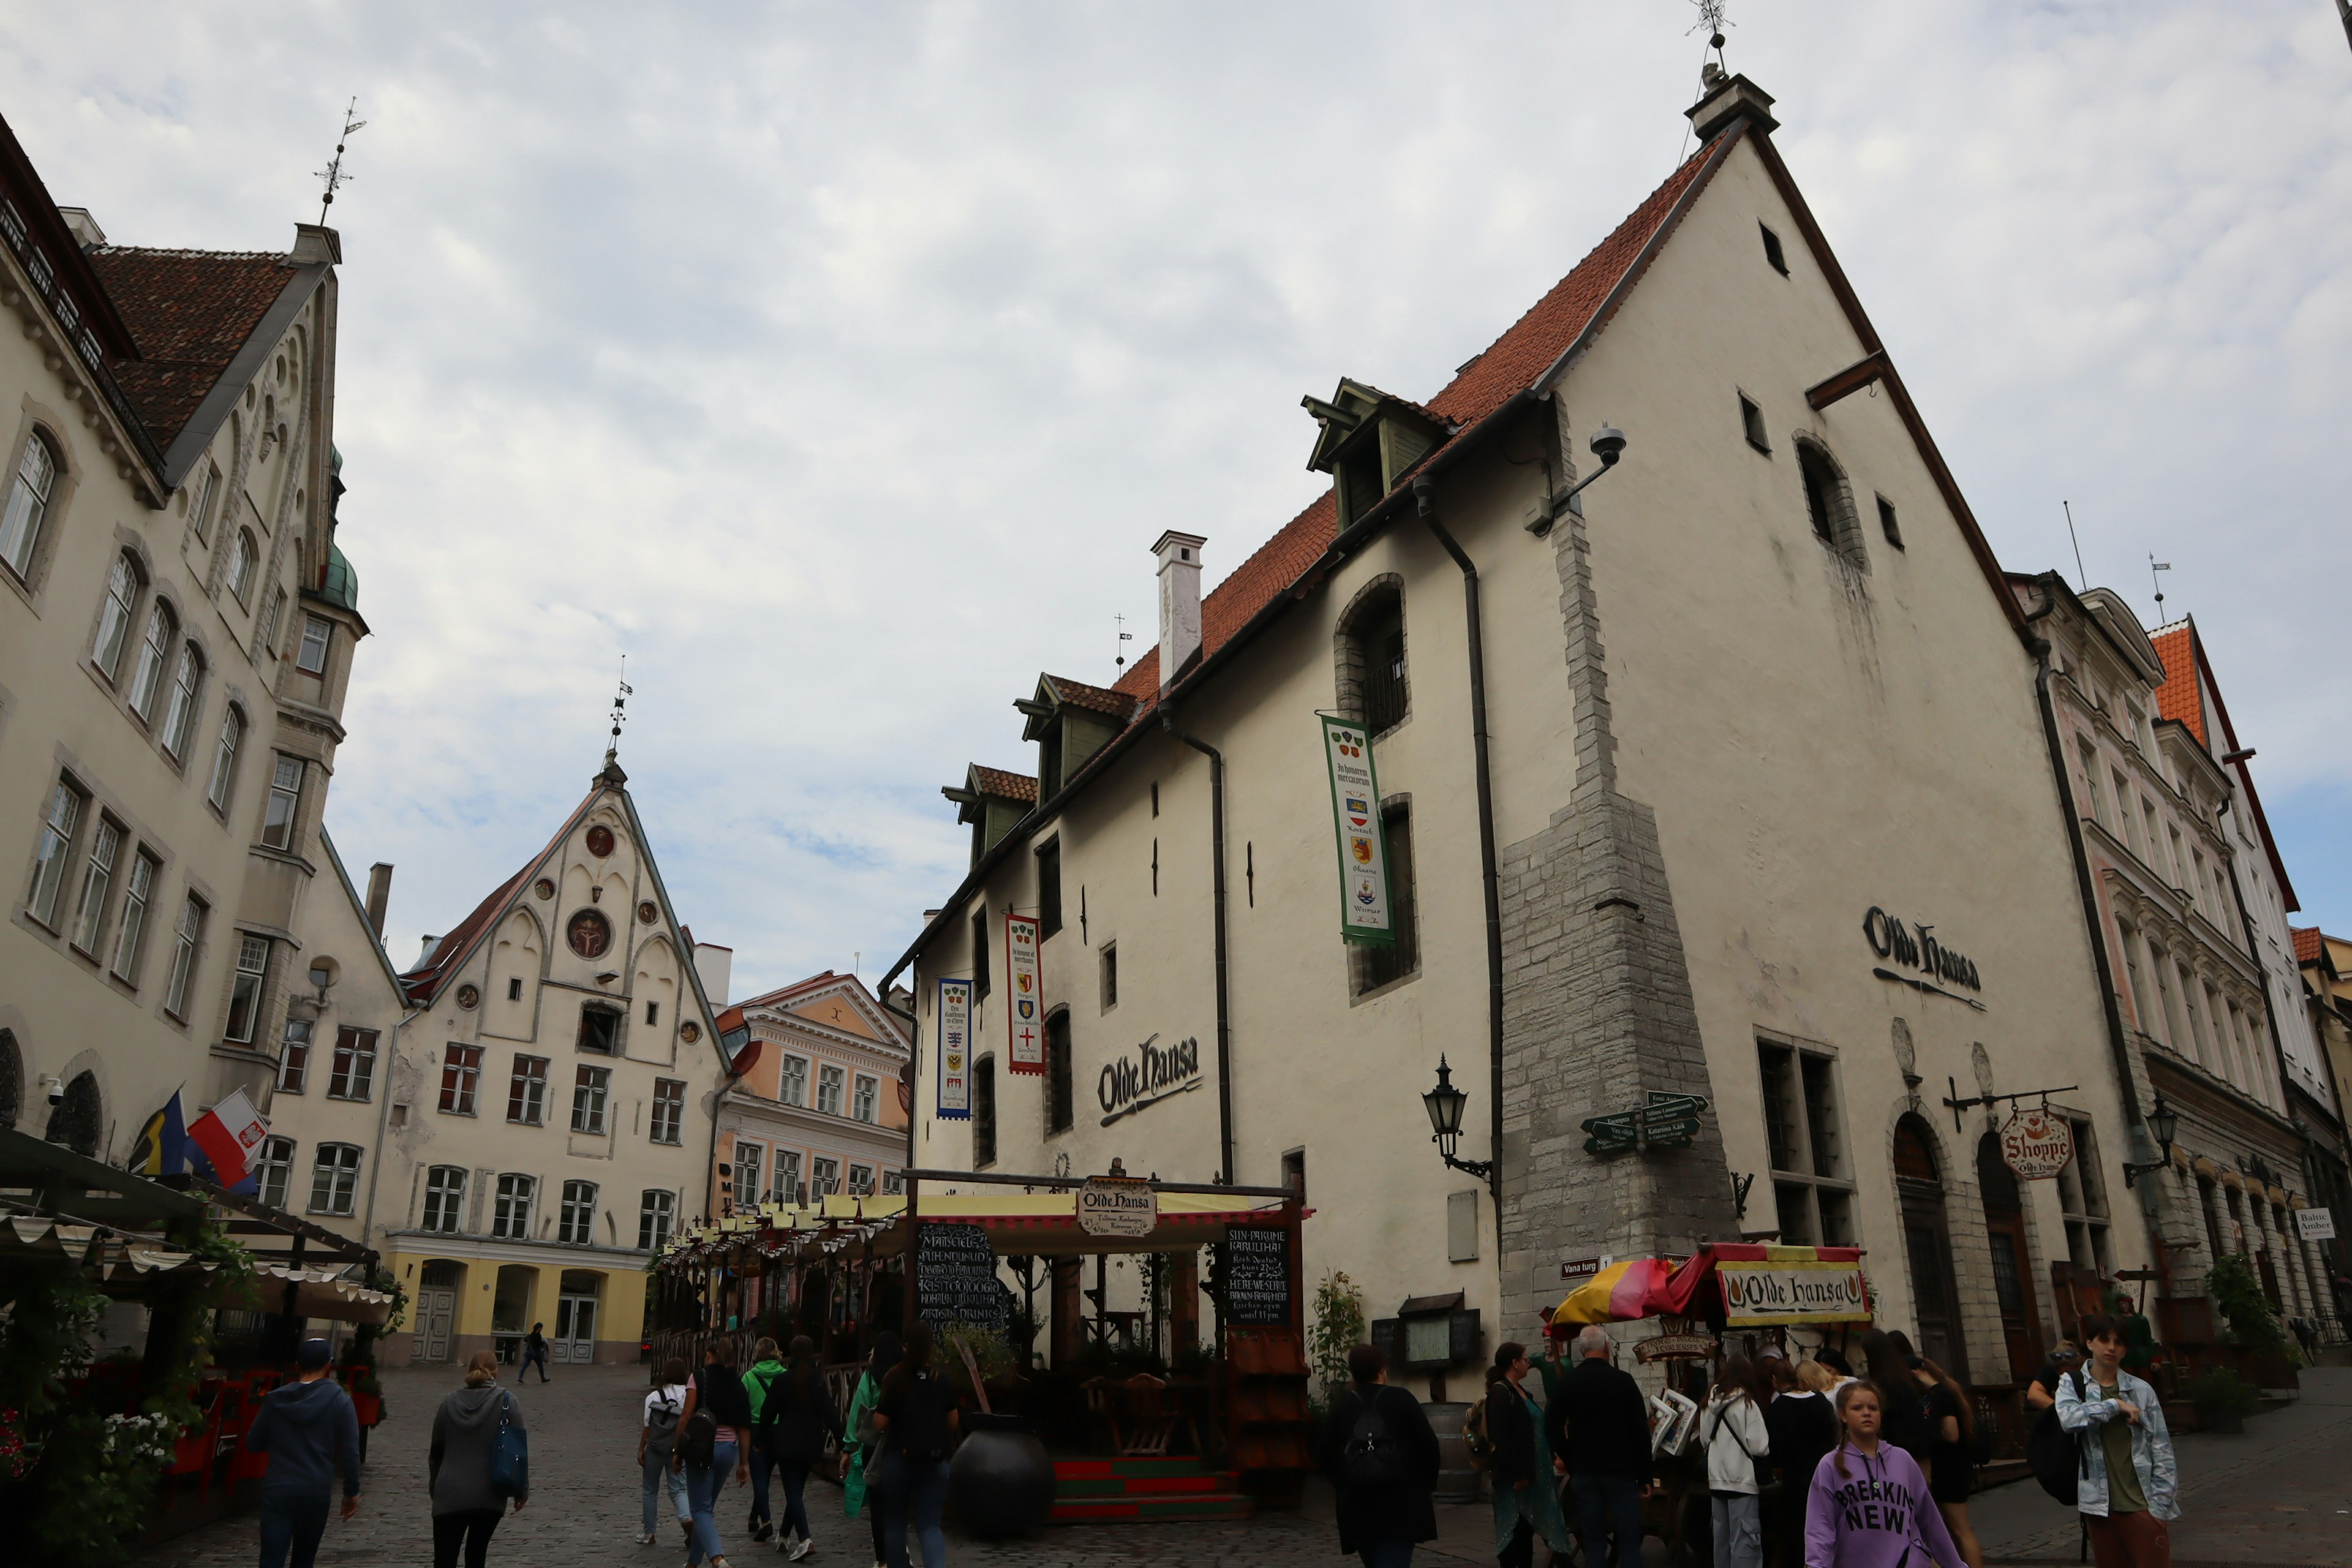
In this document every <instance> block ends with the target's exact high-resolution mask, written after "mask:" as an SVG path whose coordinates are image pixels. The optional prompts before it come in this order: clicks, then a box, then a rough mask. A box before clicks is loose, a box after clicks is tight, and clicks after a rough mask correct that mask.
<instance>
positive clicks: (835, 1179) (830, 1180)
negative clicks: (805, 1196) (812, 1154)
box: [809, 1154, 841, 1198]
mask: <svg viewBox="0 0 2352 1568" xmlns="http://www.w3.org/2000/svg"><path fill="white" fill-rule="evenodd" d="M840 1188H841V1162H840V1161H838V1160H829V1159H826V1158H825V1157H824V1155H822V1154H820V1155H818V1156H817V1157H816V1158H814V1159H813V1160H811V1161H810V1162H809V1196H810V1197H812V1198H815V1197H821V1196H824V1195H827V1194H832V1193H835V1192H838V1191H839V1190H840Z"/></svg>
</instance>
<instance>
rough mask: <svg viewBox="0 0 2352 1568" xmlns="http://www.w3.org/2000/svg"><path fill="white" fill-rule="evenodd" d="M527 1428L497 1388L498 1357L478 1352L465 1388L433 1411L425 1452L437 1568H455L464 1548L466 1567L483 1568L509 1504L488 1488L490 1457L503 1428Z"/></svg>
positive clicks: (515, 1405) (516, 1406)
mask: <svg viewBox="0 0 2352 1568" xmlns="http://www.w3.org/2000/svg"><path fill="white" fill-rule="evenodd" d="M502 1426H512V1427H513V1428H514V1429H515V1430H516V1431H518V1432H523V1431H527V1430H528V1428H527V1427H525V1426H523V1420H522V1405H521V1403H520V1401H518V1400H517V1399H516V1398H515V1396H514V1395H513V1394H509V1393H508V1392H507V1391H506V1390H505V1389H503V1388H500V1387H499V1358H498V1357H496V1356H494V1355H492V1354H491V1353H490V1352H488V1351H476V1352H474V1356H473V1359H472V1360H471V1361H470V1362H468V1363H467V1365H466V1386H465V1387H463V1388H459V1389H455V1390H452V1391H451V1393H450V1394H449V1396H448V1397H447V1398H446V1399H444V1400H443V1401H442V1402H441V1408H440V1409H438V1410H436V1411H435V1412H434V1413H433V1440H432V1444H431V1446H430V1447H428V1448H427V1449H426V1450H425V1490H426V1492H427V1494H428V1495H430V1497H431V1498H432V1500H433V1568H457V1548H458V1547H459V1546H461V1545H462V1546H463V1547H465V1549H466V1568H482V1563H483V1560H484V1559H485V1558H486V1557H487V1556H488V1553H489V1550H490V1535H491V1532H492V1531H496V1530H497V1529H498V1527H499V1512H500V1509H501V1505H503V1504H504V1503H505V1502H506V1501H507V1499H505V1498H503V1497H501V1496H500V1495H499V1492H498V1491H497V1489H495V1488H493V1487H492V1486H491V1484H490V1457H491V1455H492V1454H493V1453H494V1452H495V1451H496V1450H497V1448H498V1443H499V1428H500V1427H502ZM529 1496H530V1490H529V1485H528V1482H526V1483H525V1489H524V1490H523V1491H521V1492H519V1493H517V1494H516V1495H515V1497H514V1499H513V1501H514V1510H515V1512H517V1513H520V1512H521V1511H522V1505H523V1502H524V1500H525V1499H527V1498H528V1497H529Z"/></svg>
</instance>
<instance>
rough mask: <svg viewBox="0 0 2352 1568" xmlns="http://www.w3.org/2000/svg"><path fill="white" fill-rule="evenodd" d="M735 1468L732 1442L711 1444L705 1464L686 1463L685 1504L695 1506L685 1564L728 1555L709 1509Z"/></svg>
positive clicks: (711, 1508)
mask: <svg viewBox="0 0 2352 1568" xmlns="http://www.w3.org/2000/svg"><path fill="white" fill-rule="evenodd" d="M734 1469H735V1445H734V1444H733V1443H731V1442H730V1443H713V1444H712V1445H711V1446H710V1463H709V1466H708V1467H707V1468H706V1467H704V1466H701V1465H696V1464H688V1466H687V1467H686V1500H687V1506H688V1508H690V1509H692V1510H694V1529H693V1531H691V1532H690V1533H689V1534H688V1536H687V1538H686V1562H687V1568H694V1565H695V1564H697V1563H707V1562H709V1560H710V1559H711V1558H713V1557H724V1556H726V1555H727V1549H726V1548H725V1547H723V1546H721V1545H719V1521H717V1520H716V1519H713V1518H712V1517H711V1511H712V1510H714V1509H715V1508H717V1507H718V1505H719V1488H721V1487H723V1486H725V1485H726V1484H727V1478H728V1477H729V1476H730V1475H731V1474H732V1473H734Z"/></svg>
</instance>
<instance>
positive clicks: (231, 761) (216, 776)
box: [205, 702, 245, 812]
mask: <svg viewBox="0 0 2352 1568" xmlns="http://www.w3.org/2000/svg"><path fill="white" fill-rule="evenodd" d="M244 740H245V715H244V713H242V712H241V711H239V710H238V709H237V706H236V704H235V703H233V702H232V703H230V704H229V706H228V710H227V711H226V712H225V713H223V714H222V715H221V727H220V739H219V740H218V741H217V742H215V743H214V746H213V774H212V778H211V780H210V782H208V783H207V784H205V800H206V801H208V802H210V803H211V805H212V808H213V809H214V810H215V811H218V812H226V811H227V810H228V792H229V790H230V789H231V788H232V787H233V786H234V785H235V784H236V749H237V747H238V746H239V745H240V744H241V743H242V742H244Z"/></svg>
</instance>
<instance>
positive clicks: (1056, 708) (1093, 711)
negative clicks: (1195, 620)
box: [1013, 548, 1194, 800]
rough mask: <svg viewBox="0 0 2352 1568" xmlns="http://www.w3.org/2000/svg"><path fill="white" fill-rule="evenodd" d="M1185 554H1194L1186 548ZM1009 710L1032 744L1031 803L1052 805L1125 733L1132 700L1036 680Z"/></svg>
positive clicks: (1055, 679)
mask: <svg viewBox="0 0 2352 1568" xmlns="http://www.w3.org/2000/svg"><path fill="white" fill-rule="evenodd" d="M1184 553H1185V555H1186V556H1187V557H1190V556H1191V555H1192V554H1193V553H1194V552H1192V550H1191V549H1190V548H1186V549H1185V551H1184ZM1013 707H1015V708H1017V709H1019V710H1021V711H1022V712H1023V713H1024V715H1026V716H1027V720H1028V722H1027V723H1025V724H1024V725H1023V726H1022V730H1021V738H1022V739H1023V740H1024V741H1034V742H1037V795H1036V798H1037V799H1039V800H1051V799H1053V798H1054V796H1055V795H1058V794H1060V793H1061V791H1062V787H1063V786H1064V785H1065V784H1068V783H1069V782H1070V780H1071V779H1072V778H1073V777H1074V776H1076V773H1077V772H1078V770H1079V769H1080V768H1083V767H1085V766H1086V765H1087V763H1088V762H1089V761H1090V760H1092V758H1093V757H1094V755H1095V753H1096V752H1099V751H1101V750H1102V749H1103V748H1104V747H1105V746H1107V745H1108V744H1110V742H1112V741H1113V740H1114V739H1116V738H1117V737H1118V732H1119V731H1122V730H1124V729H1126V728H1127V721H1128V720H1129V718H1131V717H1132V716H1133V715H1134V712H1135V699H1133V698H1131V697H1129V696H1127V695H1126V694H1125V693H1123V692H1118V691H1112V690H1110V689H1108V688H1105V687H1100V686H1088V685H1087V684H1086V683H1085V682H1083V681H1077V680H1071V679H1068V678H1066V677H1065V676H1059V675H1041V676H1039V677H1038V678H1037V690H1036V693H1035V695H1034V696H1032V697H1026V698H1022V699H1019V700H1015V701H1014V703H1013Z"/></svg>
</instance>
